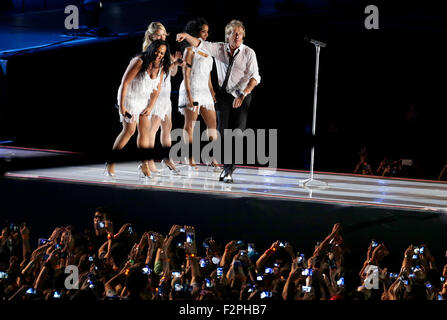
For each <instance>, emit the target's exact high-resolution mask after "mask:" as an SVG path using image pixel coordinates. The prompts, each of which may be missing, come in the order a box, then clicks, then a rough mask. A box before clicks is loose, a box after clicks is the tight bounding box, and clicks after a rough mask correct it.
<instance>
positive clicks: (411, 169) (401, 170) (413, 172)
mask: <svg viewBox="0 0 447 320" xmlns="http://www.w3.org/2000/svg"><path fill="white" fill-rule="evenodd" d="M359 158H360V159H359V162H358V163H357V165H356V166H355V169H354V171H353V173H354V174H361V175H371V176H382V177H399V178H413V179H423V178H424V175H423V173H422V170H421V167H420V165H419V164H418V162H417V161H416V160H414V159H393V158H391V157H389V156H384V157H383V159H382V160H381V161H380V163H379V164H378V166H377V169H375V170H374V168H373V165H372V162H371V161H370V159H369V157H368V150H367V149H366V148H362V149H361V150H360V152H359ZM437 179H438V180H440V181H447V165H445V166H444V167H443V168H442V170H441V172H440V173H439V175H438V176H437Z"/></svg>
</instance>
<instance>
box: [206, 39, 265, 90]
mask: <svg viewBox="0 0 447 320" xmlns="http://www.w3.org/2000/svg"><path fill="white" fill-rule="evenodd" d="M198 48H199V49H203V50H205V51H207V52H208V53H209V54H211V56H213V57H214V58H215V60H216V67H217V78H218V82H219V86H220V87H221V86H222V84H223V82H224V80H225V75H226V74H227V69H228V65H229V64H230V45H229V44H228V43H224V42H208V41H203V40H200V44H199V46H198ZM238 51H240V52H239V53H238V54H237V56H236V57H235V58H234V62H233V67H232V68H231V73H230V78H229V79H228V84H227V88H226V89H227V92H228V93H230V94H231V95H233V96H234V97H235V98H236V97H237V96H238V95H237V91H242V90H244V89H245V88H246V87H247V85H248V82H249V81H250V79H251V78H253V79H255V80H256V82H257V84H259V83H260V82H261V76H260V75H259V69H258V61H257V60H256V53H255V52H254V50H253V49H252V48H250V47H248V46H246V45H244V44H241V45H240V46H239V48H237V49H236V50H235V51H234V54H233V56H234V55H235V54H236V53H237V52H238Z"/></svg>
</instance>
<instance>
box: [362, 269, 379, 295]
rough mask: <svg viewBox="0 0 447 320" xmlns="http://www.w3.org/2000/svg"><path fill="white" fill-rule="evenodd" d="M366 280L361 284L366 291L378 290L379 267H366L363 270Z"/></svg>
mask: <svg viewBox="0 0 447 320" xmlns="http://www.w3.org/2000/svg"><path fill="white" fill-rule="evenodd" d="M365 273H366V279H365V281H364V282H363V284H364V285H365V287H366V289H370V290H371V289H379V267H377V266H374V265H368V266H367V267H366V269H365Z"/></svg>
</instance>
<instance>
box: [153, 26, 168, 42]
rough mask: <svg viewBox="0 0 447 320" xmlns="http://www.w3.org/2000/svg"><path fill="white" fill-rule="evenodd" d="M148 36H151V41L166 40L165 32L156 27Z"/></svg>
mask: <svg viewBox="0 0 447 320" xmlns="http://www.w3.org/2000/svg"><path fill="white" fill-rule="evenodd" d="M150 38H151V40H152V41H155V40H163V41H166V32H164V31H163V30H161V29H158V30H157V31H155V32H154V33H153V34H151V36H150Z"/></svg>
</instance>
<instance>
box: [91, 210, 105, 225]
mask: <svg viewBox="0 0 447 320" xmlns="http://www.w3.org/2000/svg"><path fill="white" fill-rule="evenodd" d="M101 221H104V214H102V213H101V212H98V211H96V212H95V215H94V218H93V224H94V226H95V228H97V226H98V224H99V222H101Z"/></svg>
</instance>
